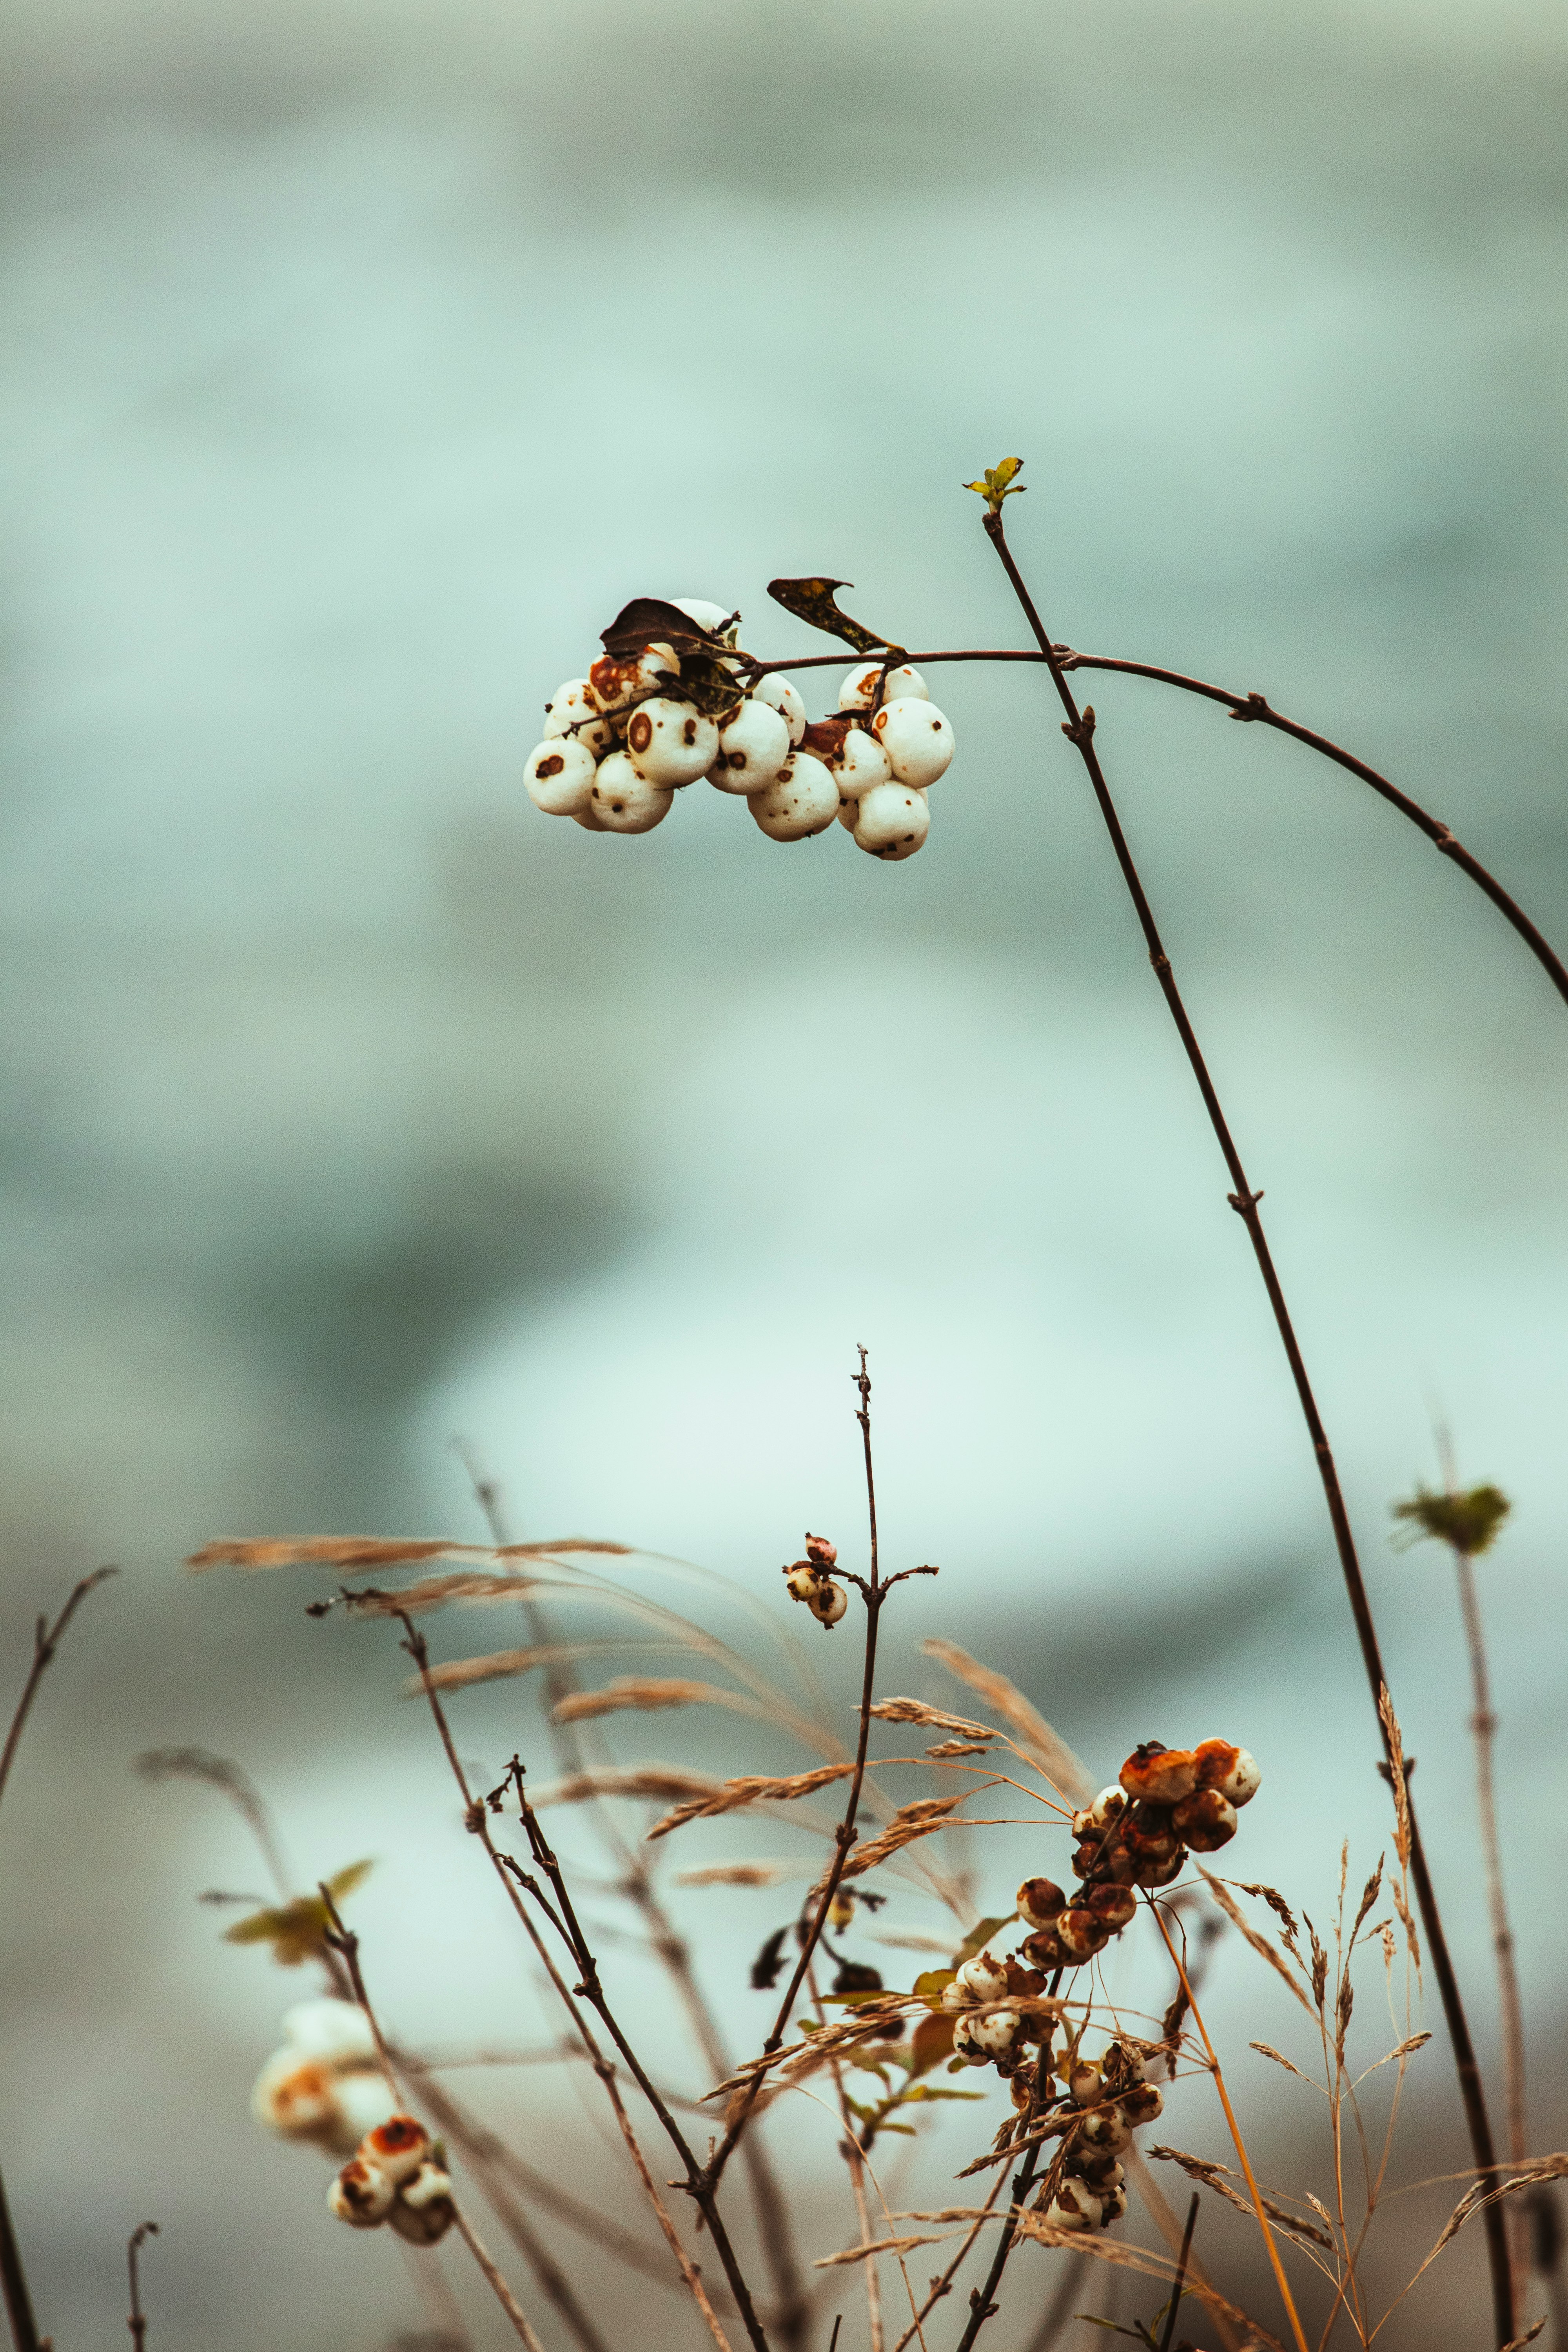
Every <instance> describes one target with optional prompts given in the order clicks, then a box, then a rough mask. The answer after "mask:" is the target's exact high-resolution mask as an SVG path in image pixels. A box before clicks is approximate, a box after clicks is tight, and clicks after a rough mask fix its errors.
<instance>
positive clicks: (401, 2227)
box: [386, 2164, 457, 2246]
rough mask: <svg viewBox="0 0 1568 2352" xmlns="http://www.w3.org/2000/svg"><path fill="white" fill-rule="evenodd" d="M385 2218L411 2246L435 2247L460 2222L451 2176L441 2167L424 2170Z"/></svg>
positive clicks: (405, 2188) (396, 2197) (403, 2189)
mask: <svg viewBox="0 0 1568 2352" xmlns="http://www.w3.org/2000/svg"><path fill="white" fill-rule="evenodd" d="M386 2218H387V2220H388V2221H390V2222H391V2224H392V2226H393V2228H394V2229H395V2231H396V2232H397V2234H398V2236H399V2237H400V2238H406V2239H407V2240H408V2242H409V2243H410V2244H411V2245H416V2246H434V2245H436V2244H437V2243H438V2242H439V2241H440V2240H441V2239H442V2238H444V2237H445V2236H446V2234H447V2231H448V2230H449V2229H450V2228H451V2226H452V2223H453V2222H454V2221H456V2219H457V2208H456V2207H455V2205H454V2204H453V2202H452V2182H451V2179H450V2176H449V2175H448V2174H447V2173H445V2172H443V2171H442V2169H441V2168H440V2166H439V2165H438V2164H426V2165H424V2166H422V2167H421V2168H420V2170H419V2171H418V2172H417V2173H416V2175H415V2177H414V2179H412V2180H409V2181H405V2183H404V2185H403V2188H402V2189H400V2190H399V2192H398V2194H397V2195H396V2196H395V2198H394V2199H393V2200H392V2210H391V2211H390V2212H389V2213H388V2214H387V2217H386Z"/></svg>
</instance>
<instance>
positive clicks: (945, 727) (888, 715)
mask: <svg viewBox="0 0 1568 2352" xmlns="http://www.w3.org/2000/svg"><path fill="white" fill-rule="evenodd" d="M871 732H872V734H873V735H875V737H876V739H877V740H878V742H879V744H880V745H881V747H882V749H883V751H886V753H887V755H888V764H889V767H890V768H891V769H892V772H893V774H894V776H895V777H896V779H897V780H898V782H900V784H916V785H918V786H919V787H920V788H921V791H922V792H923V791H924V789H925V787H926V786H927V785H928V784H934V783H935V782H936V780H937V778H938V777H939V776H941V775H944V774H945V773H946V771H947V765H948V761H950V760H951V759H952V753H953V740H952V728H951V727H950V726H949V724H948V722H947V720H946V719H944V718H943V717H942V712H941V711H940V710H939V709H937V707H936V705H935V703H934V702H922V701H921V700H920V699H919V698H918V697H917V696H914V695H904V696H902V697H901V698H900V699H899V700H898V701H897V702H884V703H883V705H882V708H881V709H880V710H879V711H878V712H877V714H876V716H875V718H874V719H872V721H871Z"/></svg>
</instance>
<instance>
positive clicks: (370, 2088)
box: [250, 2000, 397, 2156]
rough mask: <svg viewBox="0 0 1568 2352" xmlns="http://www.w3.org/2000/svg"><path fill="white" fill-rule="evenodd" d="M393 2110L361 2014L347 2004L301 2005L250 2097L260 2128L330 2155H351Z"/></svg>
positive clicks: (306, 2002) (316, 2002) (288, 2018)
mask: <svg viewBox="0 0 1568 2352" xmlns="http://www.w3.org/2000/svg"><path fill="white" fill-rule="evenodd" d="M396 2104H397V2103H396V2101H395V2099H394V2098H393V2096H392V2095H391V2093H390V2092H389V2091H388V2089H387V2087H386V2077H385V2075H384V2074H383V2073H382V2071H381V2064H380V2061H379V2060H378V2058H377V2056H376V2050H375V2038H374V2034H373V2033H372V2032H371V2030H370V2025H369V2022H368V2021H367V2019H366V2017H365V2014H364V2011H363V2010H362V2009H360V2008H358V2007H357V2006H356V2005H355V2003H354V2002H353V2001H349V2000H302V2001H299V2002H297V2003H296V2004H295V2006H294V2007H293V2008H292V2009H291V2010H289V2013H288V2015H287V2016H286V2017H285V2018H284V2020H283V2047H282V2048H281V2049H280V2050H278V2051H275V2052H274V2053H273V2055H272V2056H271V2057H270V2058H269V2059H268V2062H267V2063H266V2065H265V2066H263V2068H262V2070H261V2072H260V2074H258V2076H257V2078H256V2087H255V2089H254V2090H253V2091H252V2093H251V2095H250V2105H251V2112H252V2113H253V2114H254V2116H255V2117H256V2119H257V2121H258V2123H259V2124H264V2125H265V2126H266V2127H267V2129H268V2131H273V2132H276V2133H277V2134H278V2136H279V2138H280V2139H297V2140H304V2141H307V2142H309V2143H310V2146H312V2147H321V2148H324V2149H325V2150H326V2152H327V2153H328V2155H330V2156H348V2155H350V2154H351V2153H352V2152H353V2149H355V2148H356V2147H358V2146H359V2144H360V2140H361V2138H362V2137H363V2134H364V2133H365V2132H367V2131H369V2130H370V2129H371V2128H372V2126H374V2125H376V2124H379V2123H381V2122H382V2121H383V2120H384V2117H385V2116H389V2115H390V2114H391V2113H392V2110H393V2108H394V2107H395V2105H396Z"/></svg>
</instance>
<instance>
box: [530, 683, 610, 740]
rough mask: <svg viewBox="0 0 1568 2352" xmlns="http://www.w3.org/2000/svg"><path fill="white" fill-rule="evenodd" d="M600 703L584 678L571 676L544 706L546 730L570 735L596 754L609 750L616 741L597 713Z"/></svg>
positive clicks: (546, 734)
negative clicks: (596, 700)
mask: <svg viewBox="0 0 1568 2352" xmlns="http://www.w3.org/2000/svg"><path fill="white" fill-rule="evenodd" d="M598 709H599V706H598V704H597V703H596V702H595V699H594V697H593V693H592V691H591V689H590V688H589V685H588V681H587V679H586V678H585V677H569V678H568V679H567V681H566V683H565V685H564V686H558V687H557V688H556V689H555V691H554V693H553V694H552V696H551V698H550V699H549V701H548V702H547V703H546V704H545V706H544V732H545V736H546V738H547V739H548V738H549V737H550V736H552V735H570V736H571V737H572V739H573V740H574V742H577V743H586V745H587V746H588V749H589V751H593V752H595V754H596V753H598V752H601V751H609V750H610V749H611V748H612V747H613V745H614V743H615V740H616V739H615V737H614V735H613V734H612V733H611V731H610V729H609V727H608V726H607V725H606V723H605V720H604V719H601V718H599V717H598V716H597V712H598Z"/></svg>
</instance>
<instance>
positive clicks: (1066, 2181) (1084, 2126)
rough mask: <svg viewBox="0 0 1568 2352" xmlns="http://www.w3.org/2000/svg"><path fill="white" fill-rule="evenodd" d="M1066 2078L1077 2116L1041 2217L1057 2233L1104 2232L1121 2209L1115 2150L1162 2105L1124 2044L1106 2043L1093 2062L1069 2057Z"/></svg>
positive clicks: (1137, 2054)
mask: <svg viewBox="0 0 1568 2352" xmlns="http://www.w3.org/2000/svg"><path fill="white" fill-rule="evenodd" d="M1066 2074H1067V2087H1068V2097H1069V2098H1070V2100H1071V2102H1072V2105H1074V2107H1076V2108H1077V2109H1078V2110H1079V2115H1078V2119H1077V2121H1076V2122H1074V2123H1071V2124H1069V2125H1068V2129H1067V2131H1066V2132H1065V2133H1064V2135H1063V2137H1064V2141H1065V2146H1064V2148H1063V2153H1062V2158H1061V2163H1060V2165H1059V2167H1058V2168H1057V2177H1056V2180H1055V2183H1054V2188H1053V2190H1052V2195H1051V2201H1050V2202H1049V2204H1047V2205H1046V2207H1045V2218H1046V2220H1047V2221H1048V2222H1050V2224H1051V2225H1052V2227H1053V2228H1054V2229H1058V2230H1105V2229H1109V2228H1110V2224H1111V2222H1112V2221H1121V2216H1122V2215H1123V2213H1125V2212H1126V2210H1127V2191H1126V2189H1125V2187H1124V2186H1123V2182H1124V2180H1125V2178H1126V2176H1125V2174H1124V2173H1123V2171H1122V2168H1121V2161H1120V2159H1121V2151H1122V2149H1123V2148H1125V2147H1127V2145H1128V2143H1129V2142H1130V2140H1131V2137H1132V2135H1133V2132H1134V2131H1135V2130H1136V2129H1137V2127H1138V2126H1139V2125H1140V2124H1152V2122H1153V2121H1154V2119H1155V2117H1156V2116H1158V2115H1159V2114H1160V2112H1161V2110H1162V2109H1163V2106H1164V2104H1165V2103H1164V2100H1163V2098H1162V2096H1161V2095H1160V2093H1159V2091H1158V2090H1157V2089H1156V2088H1155V2086H1154V2084H1152V2083H1146V2082H1145V2081H1144V2080H1143V2059H1142V2054H1141V2053H1140V2052H1139V2051H1138V2050H1137V2049H1135V2048H1134V2046H1133V2045H1132V2043H1131V2042H1110V2043H1109V2044H1108V2045H1107V2046H1106V2048H1105V2049H1104V2050H1103V2051H1102V2052H1101V2053H1100V2057H1099V2058H1098V2059H1089V2058H1080V2057H1075V2058H1074V2059H1073V2060H1072V2061H1071V2062H1070V2063H1069V2064H1068V2067H1067V2069H1066ZM1014 2095H1015V2097H1016V2095H1017V2091H1016V2086H1015V2093H1014ZM1042 2201H1043V2198H1042Z"/></svg>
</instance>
